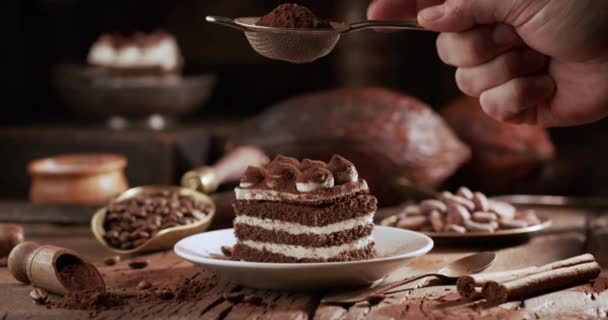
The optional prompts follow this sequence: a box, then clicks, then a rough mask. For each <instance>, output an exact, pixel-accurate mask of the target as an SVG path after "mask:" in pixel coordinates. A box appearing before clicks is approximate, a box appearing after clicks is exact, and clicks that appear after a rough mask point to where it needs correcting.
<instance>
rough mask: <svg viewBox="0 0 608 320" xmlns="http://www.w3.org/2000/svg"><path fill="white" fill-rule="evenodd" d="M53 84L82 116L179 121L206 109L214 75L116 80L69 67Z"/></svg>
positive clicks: (91, 70) (61, 68)
mask: <svg viewBox="0 0 608 320" xmlns="http://www.w3.org/2000/svg"><path fill="white" fill-rule="evenodd" d="M54 82H55V86H56V87H57V89H58V90H59V93H60V95H61V97H62V98H63V100H64V101H65V103H66V105H67V106H68V107H69V108H70V109H71V110H72V111H73V112H75V113H77V114H80V115H83V116H87V117H92V118H108V117H110V116H122V117H125V118H143V117H147V116H150V115H153V114H160V115H164V116H169V117H178V116H182V115H185V114H188V113H190V112H193V111H194V110H196V109H197V108H199V107H202V106H203V105H204V103H205V102H206V101H207V99H208V98H209V96H210V94H211V91H212V89H213V85H214V83H215V75H213V74H206V75H195V76H181V75H178V74H166V75H152V76H117V75H113V74H111V73H109V72H108V71H107V70H104V69H101V68H96V67H91V66H85V65H72V64H69V65H67V64H66V65H60V66H58V67H56V69H55V72H54Z"/></svg>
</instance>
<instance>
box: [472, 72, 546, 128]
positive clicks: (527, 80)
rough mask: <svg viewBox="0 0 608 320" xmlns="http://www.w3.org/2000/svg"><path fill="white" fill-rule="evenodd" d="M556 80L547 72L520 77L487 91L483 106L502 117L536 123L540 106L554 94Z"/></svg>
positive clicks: (483, 98)
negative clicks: (546, 73) (545, 73)
mask: <svg viewBox="0 0 608 320" xmlns="http://www.w3.org/2000/svg"><path fill="white" fill-rule="evenodd" d="M554 91H555V83H554V82H553V79H552V78H551V77H549V76H547V75H538V76H528V77H520V78H515V79H512V80H509V81H507V82H506V83H503V84H501V85H499V86H496V87H494V88H491V89H489V90H486V91H484V92H483V93H482V94H481V96H480V97H479V102H480V103H481V108H482V109H483V110H484V111H485V112H486V113H487V114H489V115H490V116H492V117H493V118H495V119H497V120H500V121H511V122H513V121H516V122H520V123H521V122H526V123H535V122H537V120H538V119H536V110H537V109H538V108H539V106H542V105H544V104H546V103H547V101H548V100H549V99H550V98H551V97H552V96H553V93H554Z"/></svg>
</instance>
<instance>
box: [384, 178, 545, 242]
mask: <svg viewBox="0 0 608 320" xmlns="http://www.w3.org/2000/svg"><path fill="white" fill-rule="evenodd" d="M380 224H381V225H384V226H391V227H397V228H402V229H408V230H414V231H419V232H422V233H424V234H426V235H428V236H430V237H431V238H433V239H434V240H438V241H439V243H444V244H448V243H452V244H457V243H461V242H462V241H460V240H463V241H464V242H470V241H480V240H481V239H486V240H519V239H524V238H527V237H529V236H531V235H533V234H534V233H537V232H540V231H542V230H545V229H547V228H549V227H550V226H551V220H550V219H547V218H544V217H540V216H538V215H537V214H536V212H535V211H534V210H533V209H526V210H522V209H518V208H517V207H516V206H514V205H512V204H511V203H509V202H506V201H502V200H499V199H496V198H489V197H487V196H486V195H485V194H483V193H482V192H478V191H477V192H474V191H471V190H470V189H469V188H467V187H460V188H459V189H458V191H457V192H455V193H452V192H450V191H443V192H440V193H437V194H436V195H435V196H434V197H432V198H429V199H425V200H422V201H420V202H411V203H405V204H403V205H402V206H401V207H400V209H399V211H398V213H396V214H394V215H391V216H388V217H385V218H384V219H382V220H381V221H380ZM442 240H444V241H442Z"/></svg>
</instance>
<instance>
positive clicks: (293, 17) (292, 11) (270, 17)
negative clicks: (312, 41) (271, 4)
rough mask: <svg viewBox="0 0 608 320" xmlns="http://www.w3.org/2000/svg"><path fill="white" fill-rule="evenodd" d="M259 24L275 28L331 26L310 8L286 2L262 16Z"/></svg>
mask: <svg viewBox="0 0 608 320" xmlns="http://www.w3.org/2000/svg"><path fill="white" fill-rule="evenodd" d="M256 25H258V26H264V27H273V28H303V29H310V28H331V24H330V23H329V22H328V21H326V20H322V19H320V18H319V17H317V16H316V15H315V14H314V13H312V11H310V10H309V9H308V8H306V7H304V6H301V5H298V4H295V3H285V4H282V5H280V6H278V7H276V8H275V9H274V10H272V11H270V12H269V13H268V14H266V15H265V16H263V17H262V18H260V20H259V21H258V22H257V23H256Z"/></svg>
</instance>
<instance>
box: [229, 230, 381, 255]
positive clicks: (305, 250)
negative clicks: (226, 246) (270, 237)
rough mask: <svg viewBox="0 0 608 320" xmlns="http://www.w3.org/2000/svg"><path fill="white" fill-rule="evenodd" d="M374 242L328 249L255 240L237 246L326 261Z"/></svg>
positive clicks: (365, 240)
mask: <svg viewBox="0 0 608 320" xmlns="http://www.w3.org/2000/svg"><path fill="white" fill-rule="evenodd" d="M373 243H374V240H373V239H372V237H371V236H367V237H362V238H359V239H357V240H355V241H353V242H349V243H343V244H340V245H334V246H328V247H311V246H300V245H291V244H280V243H272V242H262V241H257V240H241V239H239V240H238V241H237V244H240V245H245V246H247V247H250V248H252V249H256V250H260V251H268V252H270V253H276V254H281V255H284V256H287V257H293V258H295V259H322V260H327V259H331V258H333V257H335V256H339V255H340V254H342V253H343V252H347V251H354V250H360V249H363V248H366V247H367V246H369V245H372V244H373Z"/></svg>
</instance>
